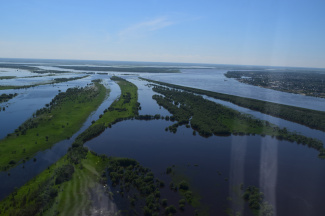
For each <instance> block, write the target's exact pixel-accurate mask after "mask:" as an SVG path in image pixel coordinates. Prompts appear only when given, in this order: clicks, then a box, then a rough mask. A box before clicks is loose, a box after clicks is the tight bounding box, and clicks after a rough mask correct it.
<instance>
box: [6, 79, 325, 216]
mask: <svg viewBox="0 0 325 216" xmlns="http://www.w3.org/2000/svg"><path fill="white" fill-rule="evenodd" d="M111 79H112V80H113V81H114V82H116V83H117V84H118V86H119V88H120V89H121V95H120V97H119V99H118V100H116V101H114V102H113V103H112V104H111V106H110V107H107V108H106V109H105V110H104V112H103V113H102V114H101V115H100V116H99V118H98V119H97V120H95V121H93V122H92V124H91V125H90V126H89V127H88V128H87V129H86V130H85V131H84V132H82V133H81V134H80V135H79V136H78V137H77V138H76V139H75V140H74V142H73V144H72V146H71V147H70V148H69V150H68V152H67V154H66V155H65V156H63V157H62V158H61V159H59V160H58V161H57V162H56V163H55V164H53V165H51V166H49V167H48V169H46V170H44V171H43V172H42V173H41V174H39V175H38V176H36V177H34V178H33V179H32V180H30V181H29V182H28V183H26V184H25V185H24V186H22V187H21V188H19V189H16V190H15V191H14V192H13V193H12V194H11V195H9V196H8V197H7V198H5V199H3V200H2V201H1V202H0V214H1V215H89V214H95V213H98V212H102V214H118V215H129V214H138V215H161V214H166V215H173V214H175V213H178V214H184V215H188V214H191V215H195V214H196V215H208V213H207V212H208V210H206V209H203V208H202V207H201V203H200V197H199V195H198V194H196V193H195V192H193V191H192V190H191V188H192V187H193V185H191V184H190V183H189V182H188V181H187V179H186V178H185V177H183V176H180V175H178V174H177V172H176V174H175V172H174V171H173V168H172V167H167V168H166V172H165V175H170V174H171V173H173V175H172V176H171V179H170V181H169V182H164V181H161V180H160V179H158V178H157V177H155V175H154V174H153V173H152V172H151V171H150V169H148V168H145V167H143V166H141V164H140V163H139V162H137V161H136V160H134V159H131V158H114V157H109V156H107V155H98V154H97V153H95V152H92V151H89V150H88V149H87V148H86V147H84V144H85V142H87V141H88V140H91V139H93V138H94V137H96V136H98V135H100V134H101V133H103V132H104V131H105V130H107V128H110V127H113V126H114V124H116V123H118V122H120V121H124V120H129V119H138V120H155V119H163V120H166V121H170V122H171V125H170V126H169V127H167V128H166V129H165V130H166V131H170V132H172V133H177V128H178V127H180V126H182V125H185V126H186V128H192V130H193V135H196V134H198V135H200V136H203V137H209V136H212V135H215V136H230V135H231V134H233V135H262V136H266V135H269V136H274V137H276V138H277V139H280V140H282V139H283V140H288V141H291V142H296V143H298V144H299V143H302V144H305V145H308V146H309V147H312V148H315V149H316V150H318V151H319V152H320V154H319V156H320V157H322V156H323V153H324V152H325V151H324V147H323V143H322V142H321V141H319V140H316V139H314V138H310V137H306V136H303V135H300V134H297V133H295V132H292V131H289V130H287V129H286V128H281V127H279V126H277V125H274V124H271V123H269V122H267V121H262V120H258V119H255V118H253V117H252V116H249V115H245V114H242V113H240V112H238V111H235V110H233V109H230V108H228V107H225V106H223V105H219V104H216V103H214V102H211V101H209V100H207V99H204V98H203V97H202V96H200V95H207V96H210V97H214V98H218V99H223V100H226V101H231V102H234V103H236V104H240V105H242V106H246V104H249V103H252V102H254V103H253V105H252V106H253V107H255V109H257V110H261V107H264V108H265V107H268V106H271V107H278V110H285V109H286V108H287V109H292V112H294V113H295V112H296V113H297V112H303V113H304V114H305V115H307V116H308V115H309V116H310V115H314V114H315V113H316V114H315V115H316V117H317V118H320V117H321V116H323V115H324V113H323V112H320V111H319V112H318V111H315V112H314V111H311V110H307V109H302V108H294V107H290V106H285V105H279V104H274V103H270V102H265V103H266V104H265V103H264V102H262V101H258V100H253V99H247V98H242V97H237V96H231V95H225V94H220V93H213V92H209V91H204V90H200V89H194V88H188V87H183V86H177V85H172V84H168V83H162V82H156V81H152V80H147V81H149V82H152V83H154V85H152V86H153V91H154V92H156V93H157V94H156V95H154V96H153V99H154V100H155V101H156V102H157V104H158V105H159V106H162V107H164V108H165V109H166V110H168V111H169V112H170V113H171V114H172V115H171V116H161V115H159V114H156V115H139V113H138V110H139V109H141V106H140V104H139V102H138V93H137V91H138V89H137V87H136V85H134V84H132V83H131V82H128V81H126V80H125V79H122V78H120V77H116V76H113V77H112V78H111ZM157 84H158V85H157ZM107 94H108V90H107V89H106V88H105V87H104V86H103V85H102V84H100V80H94V81H93V83H92V84H91V85H89V86H87V87H85V88H72V89H68V90H67V91H66V92H65V93H63V92H62V93H59V94H58V95H57V96H56V97H55V98H54V99H53V100H52V102H51V103H50V104H47V105H46V106H45V107H44V108H43V109H41V110H38V111H37V112H36V113H35V114H34V116H33V118H31V119H29V120H27V121H26V122H25V123H24V124H23V125H21V126H20V127H19V128H18V129H17V130H16V131H15V132H14V133H12V134H8V136H7V137H6V138H5V139H4V140H1V145H0V153H1V154H2V155H3V157H1V159H0V165H1V169H2V170H8V169H10V168H11V167H13V166H15V165H16V164H18V163H23V162H24V161H25V160H28V159H29V158H31V157H33V155H35V153H36V152H38V151H40V150H43V149H46V148H49V147H50V146H52V145H53V144H54V143H56V142H58V141H60V140H62V139H66V138H69V137H71V136H72V134H74V133H75V132H76V131H77V130H78V129H79V128H80V126H81V125H82V123H83V122H84V121H85V120H86V118H87V116H89V114H90V113H91V112H92V111H93V110H95V109H96V107H98V106H99V105H100V104H101V103H102V101H103V100H104V98H105V97H106V95H107ZM198 94H200V95H198ZM261 104H263V106H261ZM266 105H267V106H266ZM250 108H251V107H250ZM264 112H265V113H268V112H269V111H264ZM268 114H269V113H268ZM278 117H281V116H280V115H278ZM316 117H315V118H316ZM289 118H291V117H289ZM291 120H294V118H292V119H291ZM321 122H322V121H321ZM306 124H307V123H306ZM319 124H320V123H319V122H316V123H315V125H313V127H321V125H319ZM225 181H228V179H227V178H226V179H225ZM165 190H171V191H174V192H175V193H176V194H177V195H176V194H175V196H178V197H179V198H178V200H177V201H175V200H174V199H172V200H174V201H170V200H169V199H168V197H164V196H163V195H162V194H166V192H164V193H162V191H165ZM240 194H241V195H240V196H242V199H243V200H246V201H247V202H248V203H249V207H250V208H251V210H252V212H253V213H254V214H255V215H260V214H262V215H273V207H272V206H271V205H270V204H269V203H268V202H267V201H265V200H263V194H262V192H260V191H259V189H258V188H256V187H254V186H248V187H246V189H245V188H244V186H242V189H241V192H240ZM103 200H104V202H103ZM116 200H124V201H123V202H119V203H117V204H116V203H115V202H114V201H116ZM121 203H122V204H121ZM230 215H231V214H230Z"/></svg>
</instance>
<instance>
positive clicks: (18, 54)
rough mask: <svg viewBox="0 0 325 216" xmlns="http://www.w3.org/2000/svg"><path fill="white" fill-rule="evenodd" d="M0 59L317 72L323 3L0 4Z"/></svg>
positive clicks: (324, 59)
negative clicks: (295, 68) (238, 66)
mask: <svg viewBox="0 0 325 216" xmlns="http://www.w3.org/2000/svg"><path fill="white" fill-rule="evenodd" d="M0 9H1V12H0V24H1V25H0V57H2V58H49V59H89V60H121V61H156V62H190V63H216V64H242V65H273V66H298V67H322V68H325V13H324V11H325V1H324V0H319V1H317V0H308V1H307V0H305V1H301V0H279V1H276V0H218V1H217V0H214V1H209V0H206V1H204V0H202V1H198V0H187V1H185V0H179V1H175V0H173V1H171V0H141V1H134V0H129V1H123V0H121V1H116V0H115V1H111V0H92V1H82V0H78V1H74V0H69V1H61V0H52V1H50V0H38V1H36V0H29V1H26V0H22V1H18V0H12V1H1V2H0Z"/></svg>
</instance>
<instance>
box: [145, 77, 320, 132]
mask: <svg viewBox="0 0 325 216" xmlns="http://www.w3.org/2000/svg"><path fill="white" fill-rule="evenodd" d="M141 79H143V80H146V81H149V82H153V83H157V84H160V85H165V86H168V87H171V88H176V89H181V90H185V91H188V92H192V93H195V94H201V95H207V96H209V97H213V98H215V99H220V100H224V101H229V102H231V103H234V104H236V105H238V106H241V107H245V108H249V109H251V110H255V111H258V112H261V113H265V114H268V115H271V116H275V117H278V118H282V119H285V120H288V121H292V122H296V123H299V124H302V125H305V126H307V127H310V128H314V129H317V130H322V131H325V112H322V111H316V110H310V109H305V108H300V107H294V106H288V105H283V104H277V103H272V102H267V101H261V100H256V99H251V98H244V97H239V96H234V95H228V94H222V93H217V92H212V91H207V90H201V89H195V88H191V87H184V86H179V85H174V84H169V83H164V82H158V81H153V80H149V79H144V78H141Z"/></svg>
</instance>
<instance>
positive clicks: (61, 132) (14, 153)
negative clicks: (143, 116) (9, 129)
mask: <svg viewBox="0 0 325 216" xmlns="http://www.w3.org/2000/svg"><path fill="white" fill-rule="evenodd" d="M106 94H107V89H106V88H105V87H104V86H103V85H101V84H98V83H95V84H94V85H92V86H91V87H86V88H74V89H68V90H67V92H65V93H59V94H58V95H57V96H56V97H55V98H54V99H53V100H52V102H51V103H52V105H50V104H47V106H46V107H45V108H43V109H41V110H38V111H37V112H36V114H34V115H33V117H32V118H30V119H29V120H27V121H26V122H25V123H23V124H22V125H21V126H20V127H19V128H17V129H16V131H15V132H14V133H12V134H8V135H7V137H6V138H5V139H3V140H0V154H1V157H0V170H7V169H9V168H10V167H12V166H15V165H16V164H18V163H21V162H24V160H28V159H29V158H31V157H33V156H34V155H35V154H36V153H37V152H38V151H41V150H45V149H48V148H50V147H51V146H52V145H54V144H55V143H57V142H59V141H61V140H64V139H68V138H70V137H71V136H72V135H73V134H74V133H76V132H77V131H78V130H79V129H80V128H81V126H82V124H83V123H84V122H85V120H86V119H87V117H88V116H89V115H90V113H91V112H93V111H94V110H96V109H97V107H98V106H99V105H100V104H101V103H102V102H103V100H104V99H105V97H106Z"/></svg>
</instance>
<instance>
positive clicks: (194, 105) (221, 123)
mask: <svg viewBox="0 0 325 216" xmlns="http://www.w3.org/2000/svg"><path fill="white" fill-rule="evenodd" d="M153 91H155V92H157V93H159V94H160V95H154V96H153V99H155V100H156V101H157V103H158V104H159V105H160V106H163V107H164V108H166V109H167V110H168V111H169V112H170V113H172V114H173V116H174V117H175V119H176V121H178V122H177V123H176V124H173V125H172V126H170V127H168V130H170V131H171V132H176V131H177V127H179V126H180V125H188V124H189V122H190V125H191V127H192V128H193V129H194V130H195V131H197V132H198V133H199V135H201V136H204V137H209V136H212V135H219V136H228V135H231V134H232V133H233V134H239V135H249V134H261V135H266V134H267V135H271V136H274V137H275V138H277V139H279V140H282V139H284V140H288V141H292V142H293V141H295V142H297V143H298V144H300V143H302V144H304V145H308V146H309V147H312V148H314V149H316V150H318V151H319V152H320V155H319V156H320V157H323V155H324V153H325V151H324V147H323V143H322V142H321V141H319V140H317V139H313V138H308V137H305V136H302V135H300V134H297V133H293V132H290V131H288V130H287V129H286V128H282V129H281V128H279V127H277V126H275V125H272V124H270V123H269V122H267V121H262V120H259V119H255V118H252V116H250V115H247V114H242V113H240V112H238V111H236V110H233V109H231V108H228V107H226V106H223V105H220V104H216V103H215V102H212V101H209V100H207V99H204V98H203V97H202V96H200V95H195V94H193V93H191V92H187V91H180V90H177V89H170V88H166V87H162V86H155V87H154V88H153ZM162 95H164V96H162Z"/></svg>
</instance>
